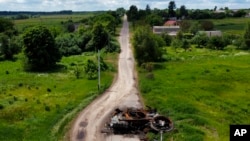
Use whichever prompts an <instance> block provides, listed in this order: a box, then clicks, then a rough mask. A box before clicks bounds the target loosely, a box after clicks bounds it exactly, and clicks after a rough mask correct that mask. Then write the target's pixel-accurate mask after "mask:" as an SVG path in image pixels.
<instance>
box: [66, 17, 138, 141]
mask: <svg viewBox="0 0 250 141" xmlns="http://www.w3.org/2000/svg"><path fill="white" fill-rule="evenodd" d="M119 42H120V44H121V53H120V56H119V62H118V63H119V65H118V76H117V79H116V81H115V82H114V83H113V85H112V86H111V87H110V88H109V89H108V90H107V91H106V92H105V93H104V94H102V96H100V97H98V98H97V99H96V100H94V101H93V102H92V103H91V104H90V105H89V106H88V107H86V108H85V109H84V110H83V111H82V112H80V114H79V115H78V117H77V118H76V119H75V121H74V123H73V124H72V127H71V130H70V140H71V141H111V140H112V141H139V137H138V136H129V137H125V136H119V135H106V134H103V133H101V129H102V128H103V126H104V124H105V122H106V121H107V119H108V118H109V116H110V114H111V113H112V112H113V110H114V109H115V108H123V107H136V108H142V104H141V101H140V97H139V94H138V89H137V87H136V77H135V73H134V65H135V61H134V57H133V54H132V51H131V49H130V44H129V26H128V22H127V17H126V16H125V17H124V21H123V27H122V30H121V33H120V38H119Z"/></svg>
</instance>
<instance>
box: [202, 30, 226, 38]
mask: <svg viewBox="0 0 250 141" xmlns="http://www.w3.org/2000/svg"><path fill="white" fill-rule="evenodd" d="M199 33H206V34H207V36H208V37H212V36H219V37H221V36H222V32H221V31H219V30H214V31H199Z"/></svg>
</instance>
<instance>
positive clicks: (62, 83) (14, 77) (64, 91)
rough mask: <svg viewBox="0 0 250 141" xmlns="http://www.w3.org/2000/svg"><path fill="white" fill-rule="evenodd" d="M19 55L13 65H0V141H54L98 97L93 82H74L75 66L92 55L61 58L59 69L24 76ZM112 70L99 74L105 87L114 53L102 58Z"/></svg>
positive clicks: (9, 63)
mask: <svg viewBox="0 0 250 141" xmlns="http://www.w3.org/2000/svg"><path fill="white" fill-rule="evenodd" d="M20 58H21V55H20V56H19V58H18V60H17V61H15V62H10V61H2V62H0V78H1V79H0V140H1V141H20V140H26V141H50V140H51V141H52V140H53V141H54V140H58V138H61V137H63V135H64V132H65V130H66V129H65V125H67V124H68V122H69V121H71V120H72V118H73V117H74V116H75V115H76V114H77V112H78V111H79V110H80V109H82V108H84V107H85V106H86V105H87V104H89V103H90V102H91V101H92V100H93V99H94V98H95V97H96V96H98V90H97V84H98V83H97V80H87V78H86V76H85V74H84V73H83V74H82V75H81V78H80V79H76V77H75V75H74V70H75V68H76V65H78V67H79V68H80V69H82V70H83V64H84V62H85V61H86V59H87V58H95V56H93V55H90V56H89V55H79V56H71V57H65V58H63V59H62V61H61V63H60V64H61V65H62V66H63V67H62V68H61V69H60V70H58V71H55V72H48V73H28V72H24V71H23V69H22V61H20V60H22V59H20ZM104 58H105V60H106V61H107V62H109V65H110V67H111V68H112V69H111V70H109V71H106V72H102V73H101V84H102V86H103V87H104V88H107V87H108V86H109V85H110V84H111V83H112V80H113V76H114V74H115V73H114V72H115V71H116V70H115V69H113V68H115V67H116V66H114V65H111V64H115V63H114V62H116V60H117V59H116V58H117V54H109V55H104Z"/></svg>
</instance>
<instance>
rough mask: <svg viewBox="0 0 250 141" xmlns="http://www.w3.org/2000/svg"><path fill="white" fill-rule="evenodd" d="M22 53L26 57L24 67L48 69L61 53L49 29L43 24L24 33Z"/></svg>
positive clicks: (53, 64)
mask: <svg viewBox="0 0 250 141" xmlns="http://www.w3.org/2000/svg"><path fill="white" fill-rule="evenodd" d="M23 42H24V47H25V48H24V53H25V55H26V58H27V62H26V65H27V66H25V67H26V68H25V69H28V70H34V71H45V70H49V69H51V68H52V67H54V66H55V65H56V62H58V61H60V59H61V54H60V52H59V49H58V48H57V47H56V45H55V40H54V37H53V36H52V34H51V33H50V31H49V30H48V29H47V28H46V27H44V26H35V27H33V28H30V29H29V30H27V31H26V32H25V33H24V36H23Z"/></svg>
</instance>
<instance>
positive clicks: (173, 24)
mask: <svg viewBox="0 0 250 141" xmlns="http://www.w3.org/2000/svg"><path fill="white" fill-rule="evenodd" d="M178 25H179V24H178V22H177V21H176V20H168V21H166V22H165V23H164V26H178Z"/></svg>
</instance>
